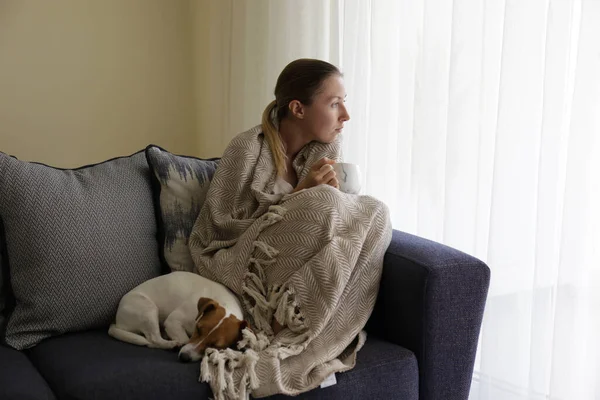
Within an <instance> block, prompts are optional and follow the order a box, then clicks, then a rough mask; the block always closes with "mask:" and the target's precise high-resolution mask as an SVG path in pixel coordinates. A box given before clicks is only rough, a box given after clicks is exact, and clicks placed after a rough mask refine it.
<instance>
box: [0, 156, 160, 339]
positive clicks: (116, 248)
mask: <svg viewBox="0 0 600 400" xmlns="http://www.w3.org/2000/svg"><path fill="white" fill-rule="evenodd" d="M149 173H150V170H149V168H148V164H147V162H146V159H145V156H144V152H143V151H141V152H138V153H136V154H134V155H132V156H130V157H121V158H116V159H113V160H109V161H106V162H104V163H101V164H97V165H93V166H88V167H82V168H80V169H76V170H61V169H56V168H51V167H48V166H45V165H41V164H37V163H29V162H23V161H19V160H17V159H15V158H12V157H9V156H7V155H6V154H3V153H0V187H1V188H2V191H1V192H0V216H2V219H3V221H4V230H5V232H4V233H5V235H4V237H5V240H6V249H7V252H8V259H9V263H10V265H9V270H10V280H11V287H12V291H13V294H14V297H15V300H16V305H15V308H14V310H13V312H12V314H11V315H10V316H9V318H8V321H7V326H6V343H7V344H9V345H10V346H12V347H14V348H16V349H23V348H27V347H31V346H34V345H35V344H37V343H38V342H39V341H40V340H42V339H44V338H47V337H49V336H52V335H56V334H60V333H64V332H69V331H78V330H84V329H89V328H93V327H103V326H106V327H108V325H109V324H110V322H111V321H112V320H113V318H114V315H115V313H116V310H117V307H118V303H119V301H120V299H121V297H122V296H123V295H124V294H125V293H127V292H128V291H129V290H131V289H132V288H133V287H135V286H137V285H138V284H140V283H142V282H143V281H145V280H147V279H150V278H153V277H155V276H157V275H158V274H159V272H160V261H159V258H158V251H157V247H156V237H155V235H156V222H155V221H156V220H155V216H154V208H153V205H152V192H151V189H150V176H149Z"/></svg>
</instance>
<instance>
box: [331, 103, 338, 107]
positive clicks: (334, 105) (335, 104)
mask: <svg viewBox="0 0 600 400" xmlns="http://www.w3.org/2000/svg"><path fill="white" fill-rule="evenodd" d="M339 104H340V103H333V104H332V105H331V107H337V106H338V105H339Z"/></svg>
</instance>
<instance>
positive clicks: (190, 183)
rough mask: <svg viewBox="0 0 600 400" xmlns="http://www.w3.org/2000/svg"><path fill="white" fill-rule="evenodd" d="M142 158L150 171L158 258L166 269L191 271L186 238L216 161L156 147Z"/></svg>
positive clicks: (213, 171)
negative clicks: (156, 218)
mask: <svg viewBox="0 0 600 400" xmlns="http://www.w3.org/2000/svg"><path fill="white" fill-rule="evenodd" d="M146 158H147V159H148V164H149V165H150V169H151V170H152V171H153V172H154V174H153V176H152V180H153V191H154V202H155V205H156V206H158V207H157V211H156V213H157V215H158V216H159V222H158V230H159V246H160V249H161V255H162V256H163V257H164V262H165V263H166V264H167V265H168V267H169V270H171V271H193V269H194V261H193V260H192V256H191V254H190V250H189V248H188V239H189V237H190V233H191V231H192V227H193V226H194V222H196V218H197V217H198V213H199V212H200V208H202V204H204V199H205V198H206V192H207V191H208V187H209V184H210V180H211V179H212V177H213V175H214V173H215V170H216V168H217V164H218V161H217V160H215V159H212V160H203V159H200V158H195V157H187V156H178V155H175V154H171V153H169V152H168V151H166V150H164V149H161V148H160V147H157V146H148V148H146Z"/></svg>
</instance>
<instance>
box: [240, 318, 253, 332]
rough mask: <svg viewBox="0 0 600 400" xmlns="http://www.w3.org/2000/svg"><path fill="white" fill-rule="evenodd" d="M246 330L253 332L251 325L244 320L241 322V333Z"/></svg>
mask: <svg viewBox="0 0 600 400" xmlns="http://www.w3.org/2000/svg"><path fill="white" fill-rule="evenodd" d="M246 328H248V329H250V330H252V328H250V324H249V323H248V321H246V320H243V321H242V322H240V331H243V330H244V329H246Z"/></svg>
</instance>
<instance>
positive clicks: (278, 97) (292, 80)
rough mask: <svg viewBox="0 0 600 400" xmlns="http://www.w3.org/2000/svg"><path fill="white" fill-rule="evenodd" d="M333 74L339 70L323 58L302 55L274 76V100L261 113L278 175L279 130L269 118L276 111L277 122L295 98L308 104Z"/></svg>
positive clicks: (281, 164) (281, 163) (281, 165)
mask: <svg viewBox="0 0 600 400" xmlns="http://www.w3.org/2000/svg"><path fill="white" fill-rule="evenodd" d="M332 75H340V76H341V75H342V73H341V72H340V70H339V69H338V68H337V67H336V66H335V65H332V64H330V63H328V62H326V61H321V60H315V59H311V58H301V59H298V60H295V61H292V62H291V63H289V64H288V65H287V66H286V67H285V68H284V69H283V71H281V74H279V78H277V84H276V85H275V100H273V101H272V102H271V103H269V105H268V106H267V108H265V111H264V112H263V115H262V129H263V133H264V135H265V137H266V139H267V142H268V143H269V147H270V148H271V152H272V153H273V161H274V163H275V168H276V170H277V175H280V176H282V175H283V174H284V173H285V171H286V163H285V157H286V156H285V149H284V147H283V142H282V140H281V137H280V136H279V131H278V130H277V128H276V127H275V125H274V124H273V121H272V120H271V114H272V113H273V111H274V110H275V111H276V118H277V121H278V122H279V123H281V120H282V119H283V118H285V117H286V116H287V114H288V112H289V108H288V106H289V104H290V102H291V101H293V100H298V101H299V102H300V103H302V104H304V105H310V104H311V103H312V101H313V99H314V97H315V95H316V94H317V93H319V90H320V89H321V84H322V83H323V81H324V80H326V79H327V78H329V77H330V76H332Z"/></svg>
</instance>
